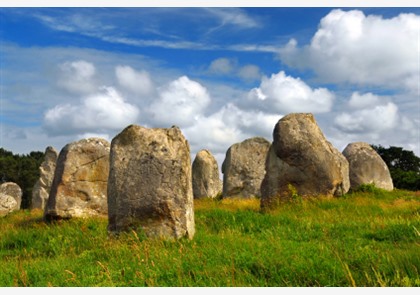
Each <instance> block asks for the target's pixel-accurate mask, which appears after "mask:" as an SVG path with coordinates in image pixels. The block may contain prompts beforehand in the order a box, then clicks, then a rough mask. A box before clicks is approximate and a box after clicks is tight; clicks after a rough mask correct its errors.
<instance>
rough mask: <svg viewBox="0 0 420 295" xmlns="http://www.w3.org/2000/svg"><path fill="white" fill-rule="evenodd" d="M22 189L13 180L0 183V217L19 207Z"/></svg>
mask: <svg viewBox="0 0 420 295" xmlns="http://www.w3.org/2000/svg"><path fill="white" fill-rule="evenodd" d="M21 202H22V189H21V188H20V187H19V185H17V184H16V183H13V182H5V183H3V184H1V185H0V217H3V216H6V215H7V214H9V213H11V212H14V211H17V210H19V209H20V204H21Z"/></svg>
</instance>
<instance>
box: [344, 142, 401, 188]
mask: <svg viewBox="0 0 420 295" xmlns="http://www.w3.org/2000/svg"><path fill="white" fill-rule="evenodd" d="M343 155H344V156H345V157H346V158H347V160H348V162H349V165H350V166H349V172H350V187H351V188H352V189H355V188H357V187H358V186H360V185H362V184H375V186H376V187H378V188H382V189H385V190H389V191H392V190H393V189H394V185H393V182H392V178H391V174H390V172H389V169H388V166H387V165H386V163H385V161H384V160H383V159H382V158H381V156H379V154H378V153H377V152H376V151H375V150H374V149H373V148H372V147H371V146H370V145H369V144H368V143H365V142H354V143H350V144H348V145H347V147H346V148H345V149H344V151H343Z"/></svg>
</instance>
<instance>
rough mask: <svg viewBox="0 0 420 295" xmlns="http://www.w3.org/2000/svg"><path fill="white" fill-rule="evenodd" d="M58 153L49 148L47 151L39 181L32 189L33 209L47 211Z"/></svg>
mask: <svg viewBox="0 0 420 295" xmlns="http://www.w3.org/2000/svg"><path fill="white" fill-rule="evenodd" d="M57 157H58V153H57V151H56V150H55V149H54V148H53V147H51V146H49V147H47V148H46V149H45V156H44V161H43V162H42V164H41V166H39V179H38V180H37V182H36V183H35V185H34V188H33V189H32V205H31V208H32V209H42V210H44V209H45V206H46V204H47V201H48V196H49V194H50V190H51V185H52V182H53V179H54V171H55V163H56V162H57Z"/></svg>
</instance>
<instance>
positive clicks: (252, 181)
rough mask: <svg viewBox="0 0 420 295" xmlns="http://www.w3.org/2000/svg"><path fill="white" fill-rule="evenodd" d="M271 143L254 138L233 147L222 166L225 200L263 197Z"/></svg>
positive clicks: (228, 151) (260, 138)
mask: <svg viewBox="0 0 420 295" xmlns="http://www.w3.org/2000/svg"><path fill="white" fill-rule="evenodd" d="M269 147H270V142H269V141H268V140H266V139H265V138H262V137H253V138H249V139H246V140H244V141H242V142H240V143H236V144H234V145H232V146H231V147H230V148H229V149H228V150H227V152H226V157H225V160H224V161H223V164H222V172H223V198H228V197H240V198H251V197H259V196H261V190H260V187H261V182H262V180H263V178H264V174H265V159H266V157H267V152H268V149H269Z"/></svg>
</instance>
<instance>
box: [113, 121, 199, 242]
mask: <svg viewBox="0 0 420 295" xmlns="http://www.w3.org/2000/svg"><path fill="white" fill-rule="evenodd" d="M191 178H192V176H191V158H190V147H189V144H188V142H187V140H186V139H185V138H184V136H183V135H182V133H181V131H180V130H179V128H178V127H175V126H173V127H172V128H167V129H164V128H154V129H149V128H144V127H141V126H137V125H130V126H128V127H127V128H125V129H124V130H123V131H122V132H121V133H120V134H118V135H117V136H116V137H115V138H114V139H113V140H112V143H111V158H110V174H109V181H108V208H109V211H108V212H109V213H108V216H109V224H108V230H109V232H110V233H119V232H121V231H126V230H129V229H130V228H142V229H143V230H144V232H145V234H146V235H147V236H149V237H160V238H168V239H173V238H175V239H178V238H181V237H184V236H185V237H188V238H190V239H192V238H193V236H194V233H195V223H194V207H193V206H194V204H193V193H192V179H191Z"/></svg>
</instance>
